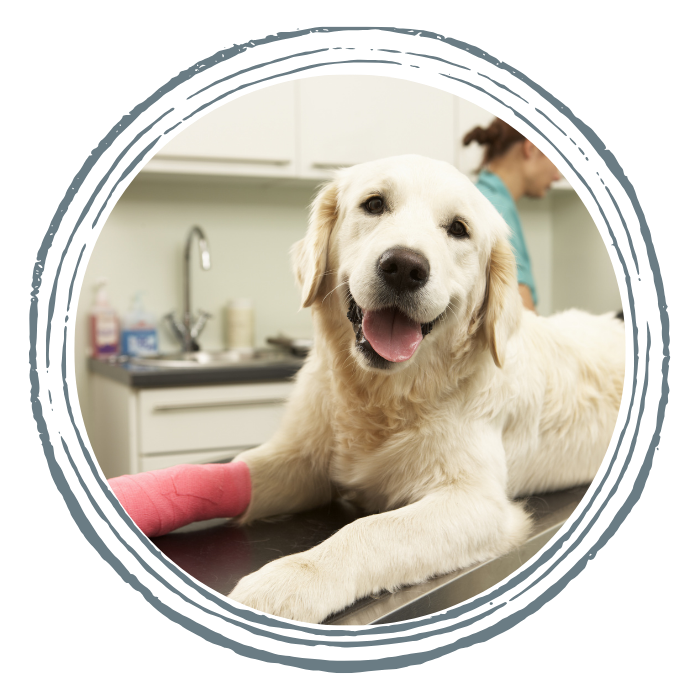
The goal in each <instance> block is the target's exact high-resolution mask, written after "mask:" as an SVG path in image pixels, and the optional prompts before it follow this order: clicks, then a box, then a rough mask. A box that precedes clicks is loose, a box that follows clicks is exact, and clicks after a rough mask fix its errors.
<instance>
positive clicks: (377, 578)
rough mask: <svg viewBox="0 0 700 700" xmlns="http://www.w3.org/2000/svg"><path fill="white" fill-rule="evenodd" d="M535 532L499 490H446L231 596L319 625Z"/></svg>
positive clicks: (287, 561) (286, 562) (375, 519)
mask: <svg viewBox="0 0 700 700" xmlns="http://www.w3.org/2000/svg"><path fill="white" fill-rule="evenodd" d="M528 531H529V520H528V516H527V515H526V514H525V512H524V510H523V509H522V507H521V506H520V505H518V504H515V503H513V502H511V501H509V500H508V499H507V498H506V496H505V493H504V492H503V490H502V489H501V488H499V487H498V486H497V485H495V484H494V485H491V487H490V488H489V487H486V488H479V487H477V488H475V487H474V486H473V485H469V484H464V485H461V486H451V487H449V488H448V487H442V488H440V489H437V490H435V491H434V492H432V493H430V494H429V495H427V496H425V497H424V498H422V499H421V500H420V501H417V502H415V503H412V504H410V505H408V506H405V507H403V508H399V509H397V510H394V511H389V512H387V513H381V514H379V515H371V516H368V517H365V518H361V519H359V520H356V521H355V522H353V523H351V524H350V525H347V526H346V527H344V528H343V529H342V530H340V531H339V532H337V533H336V534H335V535H333V536H332V537H330V538H329V539H328V540H326V541H325V542H323V543H321V544H320V545H318V546H316V547H314V548H313V549H310V550H309V551H307V552H302V553H300V554H294V555H291V556H288V557H283V558H281V559H278V560H276V561H273V562H271V563H270V564H267V565H266V566H264V567H263V568H262V569H260V570H259V571H257V572H255V573H253V574H250V575H249V576H246V577H245V578H243V579H242V580H241V581H240V582H239V584H238V585H237V586H236V588H235V589H234V590H233V591H232V592H231V593H230V594H229V597H230V598H232V599H233V600H236V601H238V602H239V603H243V604H245V605H247V606H249V607H251V608H255V609H256V610H260V611H262V612H266V613H270V614H273V615H278V616H280V617H285V618H288V619H292V620H299V621H302V622H316V623H319V622H322V621H323V620H324V619H325V618H326V617H328V615H330V614H331V613H333V612H336V611H338V610H342V609H343V608H345V607H347V606H348V605H350V604H351V603H352V602H353V601H355V600H357V599H359V598H363V597H365V596H367V595H370V594H375V593H378V592H380V591H382V590H386V589H389V590H392V589H395V588H398V587H399V586H401V585H404V584H413V583H419V582H421V581H424V580H426V579H427V578H429V577H431V576H434V575H436V574H440V573H446V572H448V571H454V570H456V569H460V568H463V567H466V566H469V565H471V564H473V563H475V562H477V561H482V560H484V559H488V558H491V557H494V556H499V555H501V554H504V553H505V552H507V551H509V550H510V549H512V548H513V547H515V546H517V545H518V544H520V543H521V542H522V541H523V540H524V539H525V537H526V536H527V533H528Z"/></svg>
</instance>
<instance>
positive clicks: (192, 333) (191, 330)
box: [165, 226, 212, 352]
mask: <svg viewBox="0 0 700 700" xmlns="http://www.w3.org/2000/svg"><path fill="white" fill-rule="evenodd" d="M193 238H197V243H198V244H199V256H200V263H201V265H202V270H209V269H210V268H211V258H210V256H209V245H208V243H207V237H206V236H205V235H204V231H202V229H201V228H199V226H193V227H192V228H191V229H190V232H189V233H188V234H187V242H186V243H185V270H184V271H185V275H184V282H185V300H184V301H185V304H184V313H183V315H182V322H180V321H178V320H177V319H176V318H175V312H174V311H173V312H171V313H169V314H168V315H167V316H166V317H165V318H166V319H167V320H168V321H170V324H171V326H172V328H173V331H174V332H175V335H176V336H177V338H178V340H179V341H180V344H181V345H182V350H183V352H195V351H197V350H199V345H198V344H197V337H198V336H199V334H200V333H201V332H202V331H203V330H204V326H205V325H206V322H207V321H208V320H209V319H210V318H211V317H212V315H211V314H209V313H207V312H206V311H201V310H199V311H198V312H197V316H196V318H195V319H194V320H193V318H192V313H191V311H190V308H191V290H190V248H191V247H192V239H193Z"/></svg>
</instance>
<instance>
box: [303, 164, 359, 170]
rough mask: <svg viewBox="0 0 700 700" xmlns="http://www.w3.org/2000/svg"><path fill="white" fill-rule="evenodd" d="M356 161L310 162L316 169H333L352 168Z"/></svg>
mask: <svg viewBox="0 0 700 700" xmlns="http://www.w3.org/2000/svg"><path fill="white" fill-rule="evenodd" d="M353 165H357V164H356V163H311V167H312V168H315V169H316V170H335V169H336V168H352V166H353Z"/></svg>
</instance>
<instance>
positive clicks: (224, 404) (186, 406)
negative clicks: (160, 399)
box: [153, 399, 286, 413]
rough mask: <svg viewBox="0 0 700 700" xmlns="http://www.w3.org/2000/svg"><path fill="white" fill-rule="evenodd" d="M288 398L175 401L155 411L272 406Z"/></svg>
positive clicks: (155, 407) (154, 411)
mask: <svg viewBox="0 0 700 700" xmlns="http://www.w3.org/2000/svg"><path fill="white" fill-rule="evenodd" d="M285 402H286V399H242V400H240V401H218V402H215V401H212V402H209V403H174V404H165V405H162V406H154V407H153V413H165V412H168V411H191V410H198V409H201V408H237V407H240V406H271V405H274V404H281V403H285Z"/></svg>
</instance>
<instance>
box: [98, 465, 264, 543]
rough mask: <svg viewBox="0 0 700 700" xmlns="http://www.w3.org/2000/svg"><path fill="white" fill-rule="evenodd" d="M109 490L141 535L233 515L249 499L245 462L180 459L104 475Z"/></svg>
mask: <svg viewBox="0 0 700 700" xmlns="http://www.w3.org/2000/svg"><path fill="white" fill-rule="evenodd" d="M108 483H109V485H110V487H111V489H112V491H114V495H115V496H116V497H117V499H118V500H119V502H120V503H121V504H122V506H124V510H126V512H127V513H128V514H129V516H130V517H131V519H132V520H133V521H134V522H135V523H136V525H137V526H138V527H139V528H140V529H141V530H142V531H143V533H144V535H146V536H147V537H158V536H160V535H165V534H166V533H167V532H170V531H171V530H176V529H177V528H178V527H182V526H183V525H187V524H188V523H193V522H195V521H197V520H209V519H210V518H233V517H235V516H237V515H240V514H241V513H243V511H244V510H245V509H246V508H247V507H248V504H249V503H250V489H251V487H250V471H249V469H248V465H247V464H246V463H245V462H230V463H228V464H180V465H178V466H177V467H170V468H169V469H160V470H158V471H153V472H142V473H141V474H130V475H127V476H118V477H116V478H114V479H109V480H108Z"/></svg>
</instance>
